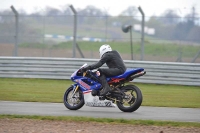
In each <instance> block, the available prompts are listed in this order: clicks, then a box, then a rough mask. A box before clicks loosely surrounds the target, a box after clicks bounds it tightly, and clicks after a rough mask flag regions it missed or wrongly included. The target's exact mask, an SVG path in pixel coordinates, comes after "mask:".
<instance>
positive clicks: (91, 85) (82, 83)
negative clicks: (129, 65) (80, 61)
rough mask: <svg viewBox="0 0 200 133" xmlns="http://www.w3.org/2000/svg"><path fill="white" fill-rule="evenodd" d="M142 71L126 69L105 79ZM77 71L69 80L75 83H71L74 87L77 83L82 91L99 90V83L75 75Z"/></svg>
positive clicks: (119, 77) (141, 69)
mask: <svg viewBox="0 0 200 133" xmlns="http://www.w3.org/2000/svg"><path fill="white" fill-rule="evenodd" d="M142 71H144V69H143V68H136V69H127V70H126V72H125V73H124V74H122V75H118V76H113V77H107V81H109V80H111V79H112V78H114V79H126V78H127V77H128V76H130V75H134V74H136V73H138V72H142ZM77 72H78V70H77V71H75V72H74V73H73V74H72V75H71V80H72V81H74V82H75V83H76V84H74V85H73V86H74V87H76V86H77V85H78V86H79V87H80V89H81V90H82V91H83V92H90V91H91V90H93V89H95V90H99V89H100V88H101V84H100V83H98V82H96V81H94V80H92V79H90V78H88V77H83V76H79V75H77Z"/></svg>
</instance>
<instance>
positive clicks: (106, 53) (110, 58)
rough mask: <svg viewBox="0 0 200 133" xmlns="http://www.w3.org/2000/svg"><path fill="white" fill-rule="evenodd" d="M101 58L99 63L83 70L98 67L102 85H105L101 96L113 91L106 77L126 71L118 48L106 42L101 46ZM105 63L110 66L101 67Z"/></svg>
mask: <svg viewBox="0 0 200 133" xmlns="http://www.w3.org/2000/svg"><path fill="white" fill-rule="evenodd" d="M99 54H100V60H99V61H98V62H97V63H94V64H92V65H89V66H87V67H86V68H83V71H87V70H93V69H96V68H98V71H97V73H98V76H99V80H100V83H101V85H102V86H103V92H102V93H100V95H101V96H106V95H108V94H109V92H110V91H111V88H110V86H109V85H108V82H107V80H106V77H111V76H117V75H120V74H123V73H124V72H125V71H126V66H125V64H124V61H123V60H122V58H121V56H120V54H119V53H118V52H117V51H116V50H112V48H111V47H110V45H108V44H104V45H102V46H101V47H100V48H99ZM104 63H106V65H107V66H108V68H99V67H101V66H102V65H103V64H104Z"/></svg>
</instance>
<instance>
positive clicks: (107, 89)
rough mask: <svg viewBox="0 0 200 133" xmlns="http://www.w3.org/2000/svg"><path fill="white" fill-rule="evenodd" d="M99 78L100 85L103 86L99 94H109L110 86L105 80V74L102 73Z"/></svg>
mask: <svg viewBox="0 0 200 133" xmlns="http://www.w3.org/2000/svg"><path fill="white" fill-rule="evenodd" d="M99 79H100V82H101V85H102V86H103V90H102V92H101V93H100V96H106V95H109V94H110V93H109V92H110V91H111V88H110V86H109V85H108V82H107V80H106V76H105V75H103V74H102V75H101V76H100V77H99Z"/></svg>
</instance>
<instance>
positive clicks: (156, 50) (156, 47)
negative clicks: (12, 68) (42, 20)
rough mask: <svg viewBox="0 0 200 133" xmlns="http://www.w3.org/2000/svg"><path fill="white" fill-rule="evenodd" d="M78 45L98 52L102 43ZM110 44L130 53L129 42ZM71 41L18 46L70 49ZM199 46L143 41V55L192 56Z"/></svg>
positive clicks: (135, 49)
mask: <svg viewBox="0 0 200 133" xmlns="http://www.w3.org/2000/svg"><path fill="white" fill-rule="evenodd" d="M77 43H78V45H79V47H80V48H81V50H82V51H83V52H85V51H88V52H89V51H94V52H98V50H99V47H100V46H101V45H102V42H77ZM107 43H108V44H110V45H111V47H112V49H114V50H118V51H119V52H120V53H122V54H128V53H131V51H130V48H131V47H130V42H107ZM72 44H73V43H72V42H71V41H69V42H61V43H59V44H57V45H44V44H37V43H35V44H34V43H33V44H30V43H23V44H20V47H28V48H38V49H42V48H47V49H49V48H51V49H72ZM140 47H141V44H140V42H134V43H133V54H134V55H136V54H137V55H139V54H140V52H141V48H140ZM199 49H200V46H191V45H178V44H175V43H164V44H163V43H162V44H158V43H151V42H147V43H145V49H144V53H145V56H148V55H150V56H161V57H178V56H179V55H180V52H182V57H190V58H193V57H194V56H195V55H196V54H197V53H198V51H199Z"/></svg>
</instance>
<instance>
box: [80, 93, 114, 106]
mask: <svg viewBox="0 0 200 133" xmlns="http://www.w3.org/2000/svg"><path fill="white" fill-rule="evenodd" d="M84 100H85V105H86V106H90V107H116V105H115V104H114V103H112V102H111V101H109V100H102V101H100V100H99V97H98V96H92V94H91V92H88V93H85V94H84Z"/></svg>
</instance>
